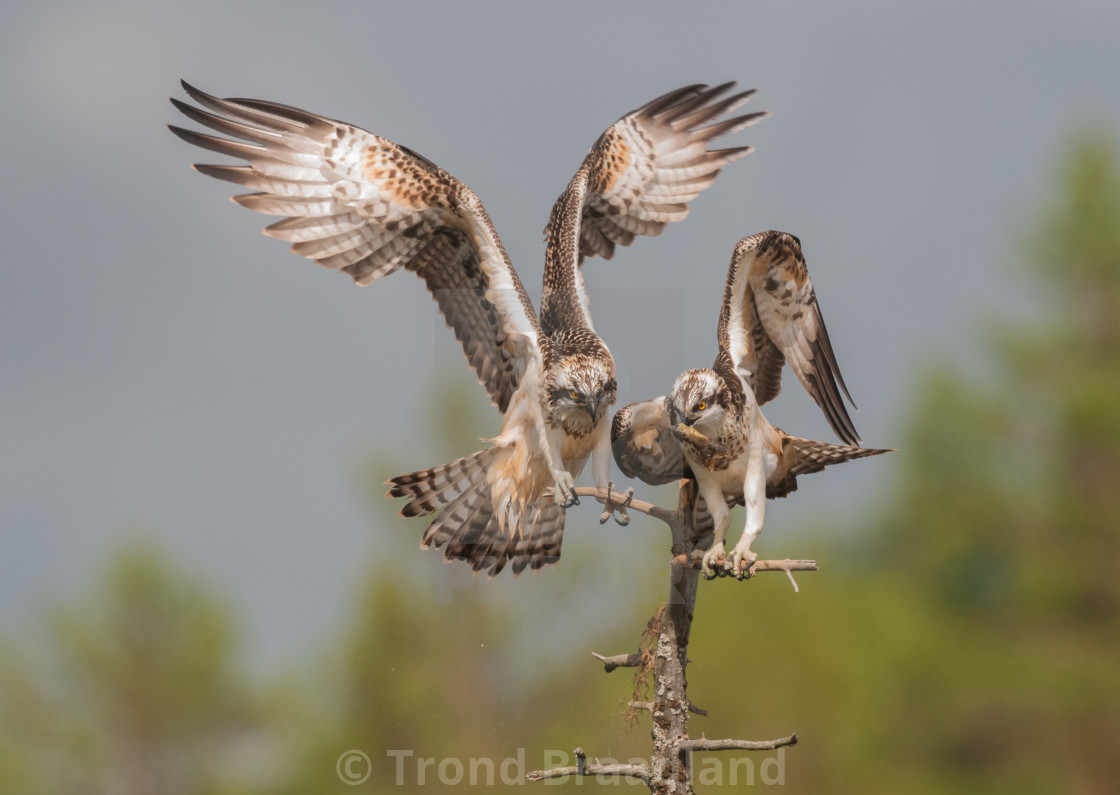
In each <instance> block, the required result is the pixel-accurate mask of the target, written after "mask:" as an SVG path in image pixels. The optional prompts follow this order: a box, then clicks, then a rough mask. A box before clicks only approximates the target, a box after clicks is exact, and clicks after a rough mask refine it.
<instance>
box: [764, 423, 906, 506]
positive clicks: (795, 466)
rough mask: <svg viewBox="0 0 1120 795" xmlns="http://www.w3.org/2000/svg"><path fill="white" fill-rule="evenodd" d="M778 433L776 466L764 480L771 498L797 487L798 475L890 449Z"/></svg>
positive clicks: (784, 494) (780, 495)
mask: <svg viewBox="0 0 1120 795" xmlns="http://www.w3.org/2000/svg"><path fill="white" fill-rule="evenodd" d="M775 430H778V429H775ZM778 433H780V434H781V436H782V457H781V461H780V462H779V463H778V468H777V469H776V470H775V471H774V474H772V475H771V476H770V478H769V480H768V481H767V483H766V496H767V497H769V498H771V499H772V498H774V497H785V496H786V495H787V494H789V493H790V492H791V491H797V476H798V475H809V474H811V473H813V472H820V471H822V470H823V469H824V468H825V467H827V466H832V465H833V464H841V463H843V462H845V461H851V460H853V459H856V458H866V457H867V456H872V455H882V454H883V453H893V452H894V450H878V449H875V448H871V447H853V446H851V445H846V444H829V443H828V442H815V441H813V440H812V439H802V438H800V437H798V436H790V435H789V434H787V433H785V432H784V431H780V430H779V431H778Z"/></svg>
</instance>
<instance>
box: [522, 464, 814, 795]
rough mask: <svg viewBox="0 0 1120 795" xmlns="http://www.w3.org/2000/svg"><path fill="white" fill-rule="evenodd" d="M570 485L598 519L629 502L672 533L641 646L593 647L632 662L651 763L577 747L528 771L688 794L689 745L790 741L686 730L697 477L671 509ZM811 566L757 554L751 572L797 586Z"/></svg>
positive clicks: (613, 661)
mask: <svg viewBox="0 0 1120 795" xmlns="http://www.w3.org/2000/svg"><path fill="white" fill-rule="evenodd" d="M575 491H576V494H578V495H579V496H581V497H593V498H594V499H596V500H598V501H599V502H601V503H603V504H604V506H605V509H604V511H603V515H602V516H601V517H600V521H601V522H602V521H606V519H607V518H608V517H609V516H610V515H611V514H612V513H614V512H616V511H617V512H618V513H619V514H620V516H621V517H622V518H624V519H625V518H626V517H625V514H624V511H625V510H626V509H630V508H632V509H634V510H635V511H638V512H639V513H644V514H646V515H648V516H652V517H653V518H655V519H658V520H660V521H662V522H664V523H665V524H667V525H668V526H669V530H670V532H671V533H672V547H671V561H670V565H669V598H668V600H667V601H666V603H665V604H664V605H662V606H661V607H660V608H659V609H658V611H657V613H655V614H654V616H653V618H651V619H650V621H649V624H648V626H647V629H646V633H645V635H643V643H642V651H641V652H639V653H637V654H616V655H614V656H610V657H608V656H605V655H602V654H597V653H595V652H592V655H593V656H594V657H595V659H597V660H599V661H600V662H602V663H603V668H604V670H605V671H607V672H608V673H609V672H611V671H613V670H615V669H616V668H624V667H625V668H636V669H637V672H636V673H635V683H636V684H635V695H634V697H633V698H632V700H631V701H630V702H629V705H628V706H629V709H630V710H631V711H634V710H643V711H647V712H649V713H650V718H651V723H652V726H651V728H650V734H651V736H652V739H653V754H652V756H651V757H650V764H649V766H648V767H647V766H646V765H640V764H638V765H635V764H609V765H603V764H599V762H598V760H596V761H595V762H593V763H590V764H589V763H588V761H587V756H586V754H584V753H583V750H582V749H579V748H577V749H576V764H575V765H572V766H567V767H557V768H553V769H551V770H534V771H533V772H531V773H529V774H528V775H527V776H526V778H528V780H530V781H541V780H543V779H556V778H566V777H568V776H598V775H606V776H625V777H628V778H636V779H638V780H640V781H642V782H643V783H645V785H646V786H647V787H648V788H649V791H650V792H651V793H655V795H660V793H665V794H666V795H673V794H674V793H675V794H676V795H692V793H693V789H692V769H691V765H692V762H691V754H690V753H687V752H689V751H731V750H736V751H763V750H773V749H775V748H782V747H785V746H789V745H795V744H796V743H797V735H796V734H791V735H790V736H789V737H782V738H780V739H777V740H734V739H726V740H709V739H708V738H706V737H704V736H703V735H701V737H699V738H697V739H690V738H689V736H688V716H689V713H696V714H700V715H706V714H707V713H706V712H705V711H704V710H702V709H699V708H698V707H696V706H694V705H693V704H692V702H691V701H690V700H689V698H688V695H687V693H686V689H687V687H688V683H687V680H686V678H685V668H686V666H687V665H688V662H689V660H688V656H687V651H688V641H689V635H690V633H691V630H692V620H693V610H694V608H695V606H696V592H697V586H698V585H699V580H700V571H699V570H700V561H699V553H698V549H699V548H707V544H708V543H710V542H708V541H707V539H708V538H709V537H710V535H711V533H710V531H709V532H708V533H705V534H701V533H699V532H697V531H696V529H695V527H694V523H693V516H692V512H693V506H694V504H695V501H696V483H695V481H692V480H682V481H680V491H679V493H678V499H677V509H676V510H675V511H674V510H669V509H667V508H661V507H659V506H657V505H653V504H652V503H648V502H645V501H643V500H636V499H634V498H633V492H632V491H627V492H626V493H624V494H623V495H620V496H621V499H616V498H615V497H616V492H614V491H613V490H611V489H598V488H590V487H580V488H577V489H576V490H575ZM627 521H628V519H627ZM816 570H817V562H816V561H815V560H789V559H786V560H758V561H755V563H754V565H753V566H752V567H751V570H750V573H751V575H753V574H756V573H760V572H764V571H782V572H785V574H786V576H787V577H789V579H790V582H791V583H792V584H793V588H794V590H795V591H796V590H797V582H796V581H795V580H794V579H793V572H795V571H816ZM651 670H652V675H653V682H654V688H653V690H654V698H653V700H652V701H643V700H640V699H641V698H642V697H641V696H639V695H638V693H639V692H641V688H640V686H639V683H640V682H644V677H646V676H649V675H650V672H651Z"/></svg>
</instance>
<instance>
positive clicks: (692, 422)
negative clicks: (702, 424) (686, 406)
mask: <svg viewBox="0 0 1120 795" xmlns="http://www.w3.org/2000/svg"><path fill="white" fill-rule="evenodd" d="M698 419H700V416H699V415H697V416H695V417H685V418H684V424H685V425H687V426H688V427H689V428H691V427H692V426H693V425H695V424H696V421H697V420H698Z"/></svg>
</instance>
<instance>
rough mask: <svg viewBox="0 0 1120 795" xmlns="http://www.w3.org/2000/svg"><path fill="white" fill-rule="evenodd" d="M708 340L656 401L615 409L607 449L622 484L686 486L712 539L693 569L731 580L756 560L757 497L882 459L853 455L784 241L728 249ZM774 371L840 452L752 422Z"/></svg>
mask: <svg viewBox="0 0 1120 795" xmlns="http://www.w3.org/2000/svg"><path fill="white" fill-rule="evenodd" d="M718 339H719V353H718V354H717V355H716V360H715V363H714V364H713V365H712V367H711V368H703V369H695V370H688V371H687V372H684V373H682V374H681V375H680V376H678V377H677V379H676V381H675V382H674V384H673V389H672V392H671V393H670V394H669V395H668V396H666V397H661V398H656V399H654V400H646V401H642V402H639V403H631V404H630V405H628V406H624V407H623V408H622V409H620V410H619V411H618V413H617V414H616V415H615V418H614V422H613V423H612V428H611V441H612V446H613V449H614V455H615V460H616V461H617V462H618V465H619V468H620V469H622V471H623V472H625V473H626V474H627V475H628V476H629V477H637V478H639V479H641V480H643V481H645V482H646V483H650V484H653V485H659V484H662V483H668V482H670V481H673V480H676V479H678V478H682V477H690V478H694V479H695V480H696V484H697V489H698V492H699V498H700V499H698V506H697V507H698V510H696V511H695V512H694V514H695V515H696V516H697V517H698V518H697V520H696V523H697V529H698V530H704V529H706V528H707V526H708V525H709V524H710V525H711V526H712V528H713V530H714V538H713V541H712V546H711V547H710V548H709V549H708V550H707V551H706V552H704V555H703V558H702V559H701V570H702V572H703V574H704V576H706V577H709V578H710V577H713V576H715V572H714V570H713V566H714V564H715V563H716V562H717V561H719V559H720V558H724V557H726V561H727V562H726V563H725V564H724V565H725V569H726V570H728V571H730V572H731V573H733V574H734V575H735V576H736V577H740V578H742V577H743V576H744V574H747V573H748V572H749V569H750V566H751V564H753V563H754V561H755V560H756V559H757V557H758V556H757V555H756V554H755V553H753V552H751V543H752V542H753V541H754V539H755V538H757V537H758V535H759V533H761V532H762V523H763V518H764V516H765V510H766V498H768V497H769V498H773V497H784V496H786V495H787V494H789V493H790V492H791V491H794V490H796V489H797V476H798V475H804V474H808V473H811V472H820V471H821V470H822V469H824V468H825V467H826V466H829V465H831V464H837V463H840V462H842V461H849V460H851V459H853V458H863V457H865V456H871V455H879V454H881V453H886V452H890V451H889V450H875V449H867V448H863V447H859V444H860V439H859V435H858V434H857V433H856V429H855V426H854V425H853V424H852V420H851V417H850V416H849V415H848V412H847V407H846V406H845V405H844V401H843V399H842V398H841V395H840V390H843V392H844V394H845V395H847V397H848V400H849V401H851V395H849V394H848V389H847V386H845V384H844V379H843V377H842V376H841V374H840V368H839V366H838V365H837V364H836V356H835V354H834V353H833V350H832V344H831V342H830V341H829V339H828V332H827V331H826V330H825V326H824V318H823V317H822V316H821V311H820V307H819V305H818V304H817V298H816V294H815V292H814V290H813V284H812V282H811V281H810V280H809V273H808V271H807V270H806V267H805V258H804V256H802V253H801V244H800V241H799V240H798V239H797V238H796V237H794V236H793V235H788V234H785V233H783V232H762V233H760V234H757V235H752V236H750V237H746V238H743V239H742V240H740V241H739V242H738V244H737V245H736V246H735V251H734V253H733V255H732V257H731V266H730V268H729V269H728V273H727V283H726V286H725V288H724V293H723V306H722V309H721V311H720V317H719V326H718ZM786 362H788V363H789V364H790V367H791V368H792V369H793V371H794V374H795V375H796V376H797V378H798V380H799V381H801V383H802V385H803V386H804V387H805V389H806V391H807V392H808V393H809V394H810V395H811V396H812V398H813V400H814V401H816V403H817V404H818V405H819V406H820V407H821V409H822V410H823V412H824V414H825V417H826V418H827V419H828V421H829V424H830V425H831V426H832V428H833V430H835V431H836V433H837V434H838V435H839V436H840V437H841V438H842V439H843V440H844V441H845V442H847V443H848V444H845V445H835V444H828V443H826V442H814V441H811V440H809V439H800V438H798V437H796V436H790V435H789V434H787V433H785V432H784V431H782V430H781V429H779V428H776V427H774V426H773V425H771V424H770V423H769V422H768V421H767V420H766V418H765V417H764V416H763V415H762V411H761V410H760V409H759V406H760V405H762V404H764V403H767V402H768V401H770V400H772V399H773V398H774V397H776V396H777V394H778V392H779V390H780V389H781V376H782V367H783V366H784V364H785V363H786ZM700 500H702V501H703V504H702V505H700V504H699V502H700ZM736 504H739V505H744V504H745V506H746V512H747V519H746V526H745V527H744V529H743V535H742V537H741V538H740V539H739V542H738V543H737V544H736V545H735V547H734V549H733V550H732V551H731V555H730V556H725V554H724V546H723V541H724V538H725V535H726V532H727V526H728V524H729V523H730V506H733V505H736ZM709 512H710V514H709Z"/></svg>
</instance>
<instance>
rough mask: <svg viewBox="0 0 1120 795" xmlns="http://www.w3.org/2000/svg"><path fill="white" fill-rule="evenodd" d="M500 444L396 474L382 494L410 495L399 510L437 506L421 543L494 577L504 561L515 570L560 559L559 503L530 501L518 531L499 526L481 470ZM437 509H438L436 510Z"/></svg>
mask: <svg viewBox="0 0 1120 795" xmlns="http://www.w3.org/2000/svg"><path fill="white" fill-rule="evenodd" d="M499 449H500V448H494V447H492V448H488V449H486V450H481V451H479V452H477V453H474V454H473V455H469V456H466V457H464V458H459V459H457V460H455V461H451V462H450V463H447V464H443V465H442V466H438V467H432V468H431V469H425V470H422V471H420V472H412V473H409V474H407V475H398V476H397V477H395V478H392V479H391V480H390V481H389V483H391V484H392V488H391V489H390V490H389V492H388V494H387V495H386V496H390V497H401V498H409V497H411V500H410V501H409V502H408V503H406V504H405V506H404V508H402V509H401V515H402V516H426V515H428V514H431V513H434V512H436V511H440V513H439V515H438V516H437V517H436V518H435V519H434V520H433V521H432V523H431V524H430V525H429V526H428V528H427V530H425V531H424V535H423V537H421V539H420V548H421V549H428V548H435V549H443V551H444V555H443V556H444V558H445V559H447V560H462V561H465V562H466V563H468V564H469V565H470V567H471V568H472V569H473V570H474V571H476V572H477V571H485V572H486V573H487V575H488V576H490V577H494V576H495V575H497V574H498V573H499V572H501V571H502V570H503V569H504V568H506V566H507V565H508V566H509V567H510V570H511V571H512V572H513V574H514V576H517V575H519V574H521V572H522V571H524V570H525V569H526V568H529V569H532V570H534V571H535V570H538V569H541V568H543V567H545V566H550V565H555V564H556V563H557V562H559V560H560V547H561V544H562V543H563V540H564V509H563V508H561V507H560V506H559V505H557V504H556V503H555V502H553V501H552V500H551V499H547V500H542V501H540V502H538V503H535V504H533V505H532V506H530V507H529V508H527V510H526V511H525V517H524V521H522V522H519V523H518V526H519V527H520V529H521V530H520V533H512V534H511V533H509V532H506V531H505V530H503V529H502V525H501V523H500V522H499V521H498V516H497V514H496V513H495V510H494V505H493V501H492V499H491V494H490V485H489V483H487V480H486V473H487V471H488V469H489V467H490V465H491V464H492V461H493V458H494V456H495V455H496V454H497V452H498V450H499ZM440 509H442V510H440Z"/></svg>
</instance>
